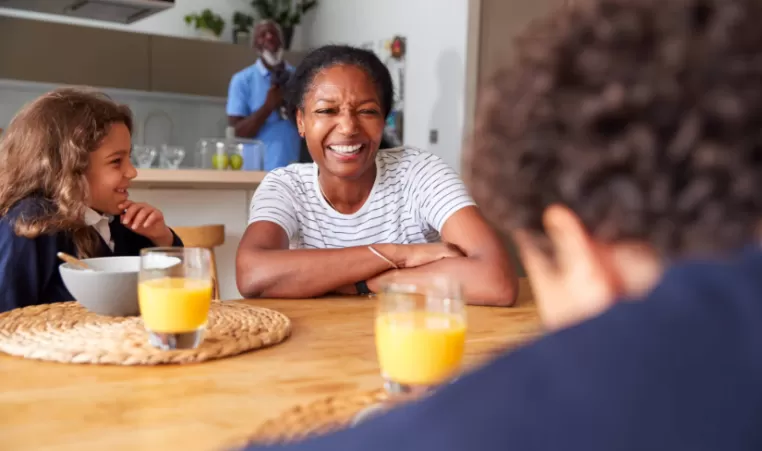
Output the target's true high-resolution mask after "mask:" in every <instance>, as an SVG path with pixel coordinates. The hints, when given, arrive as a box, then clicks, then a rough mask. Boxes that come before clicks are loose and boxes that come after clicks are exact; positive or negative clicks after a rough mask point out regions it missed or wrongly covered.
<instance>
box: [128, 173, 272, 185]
mask: <svg viewBox="0 0 762 451" xmlns="http://www.w3.org/2000/svg"><path fill="white" fill-rule="evenodd" d="M265 174H267V173H266V172H265V171H232V170H224V171H220V170H214V169H138V176H137V178H136V179H135V180H133V181H132V185H131V186H132V187H133V188H142V189H152V188H153V189H156V188H158V189H189V188H190V189H230V190H239V189H240V190H254V189H256V187H257V185H259V183H260V182H261V181H262V179H263V178H264V177H265Z"/></svg>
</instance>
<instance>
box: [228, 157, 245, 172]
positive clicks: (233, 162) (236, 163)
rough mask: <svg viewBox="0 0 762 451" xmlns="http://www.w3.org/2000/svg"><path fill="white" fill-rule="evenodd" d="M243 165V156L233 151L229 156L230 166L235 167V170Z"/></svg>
mask: <svg viewBox="0 0 762 451" xmlns="http://www.w3.org/2000/svg"><path fill="white" fill-rule="evenodd" d="M242 166H243V157H242V156H240V155H238V154H237V153H234V154H233V155H231V156H230V167H231V168H232V169H235V170H236V171H237V170H239V169H241V167H242Z"/></svg>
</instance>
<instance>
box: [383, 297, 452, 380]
mask: <svg viewBox="0 0 762 451" xmlns="http://www.w3.org/2000/svg"><path fill="white" fill-rule="evenodd" d="M465 341H466V324H465V321H464V320H463V318H462V317H460V316H457V315H453V314H447V313H436V312H428V311H412V312H388V313H382V314H379V316H378V317H377V318H376V348H377V352H378V361H379V364H380V365H381V371H382V372H383V374H384V376H385V377H386V378H388V379H391V380H392V381H394V382H397V383H401V384H409V385H435V384H439V383H442V382H444V381H446V380H447V379H449V378H451V377H453V376H454V375H455V374H456V373H457V372H458V370H459V368H460V363H461V360H462V359H463V348H464V345H465Z"/></svg>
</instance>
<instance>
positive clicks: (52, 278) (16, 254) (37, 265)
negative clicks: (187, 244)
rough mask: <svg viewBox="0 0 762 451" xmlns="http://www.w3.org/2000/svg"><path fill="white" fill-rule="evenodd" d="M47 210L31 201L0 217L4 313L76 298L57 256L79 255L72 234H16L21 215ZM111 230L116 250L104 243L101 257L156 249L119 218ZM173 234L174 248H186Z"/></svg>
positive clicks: (0, 280)
mask: <svg viewBox="0 0 762 451" xmlns="http://www.w3.org/2000/svg"><path fill="white" fill-rule="evenodd" d="M45 207H46V204H45V201H44V200H42V199H40V198H27V199H24V200H22V201H21V202H19V203H18V204H17V205H15V206H14V207H13V208H11V210H10V211H9V212H8V214H7V215H6V216H5V217H3V218H0V312H5V311H8V310H11V309H14V308H18V307H25V306H28V305H37V304H49V303H52V302H62V301H71V300H72V299H73V298H72V296H71V294H69V291H68V290H67V289H66V287H65V286H64V284H63V281H62V280H61V275H60V274H59V272H58V266H59V265H60V264H61V263H63V262H62V261H61V260H60V259H59V258H58V257H57V256H56V253H58V252H66V253H68V254H71V255H76V248H75V246H74V242H73V241H72V238H71V236H70V234H68V233H66V232H58V233H53V234H48V235H41V236H39V237H37V238H35V239H29V238H24V237H20V236H18V235H16V233H15V232H14V230H13V224H14V222H15V219H16V218H18V217H19V216H20V215H24V216H25V217H32V216H34V215H39V214H41V212H43V211H44V208H45ZM109 228H110V229H111V238H112V239H113V240H114V251H113V252H112V251H111V248H109V247H108V245H107V244H106V243H105V242H103V240H101V243H100V249H99V251H98V256H101V257H106V256H136V255H140V250H141V249H143V248H146V247H155V246H156V245H155V244H153V242H152V241H151V240H150V239H148V238H146V237H144V236H142V235H138V234H137V233H135V232H133V231H132V230H130V229H129V228H127V227H125V226H124V225H123V224H122V223H121V222H120V221H119V218H114V220H113V221H111V223H110V225H109ZM172 234H173V235H174V241H173V243H172V245H173V246H182V245H183V243H182V241H181V240H180V238H178V236H177V235H175V233H174V231H173V232H172Z"/></svg>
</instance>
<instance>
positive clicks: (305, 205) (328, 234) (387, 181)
mask: <svg viewBox="0 0 762 451" xmlns="http://www.w3.org/2000/svg"><path fill="white" fill-rule="evenodd" d="M376 169H377V173H376V182H375V183H374V185H373V188H372V190H371V192H370V196H368V199H367V200H366V201H365V204H364V205H363V206H362V208H360V210H358V211H357V212H355V213H352V214H342V213H339V212H337V211H336V210H334V209H333V208H332V207H331V206H330V205H328V202H326V200H325V198H324V197H323V195H322V194H321V193H320V188H319V186H318V177H317V176H318V168H317V165H316V164H314V163H297V164H291V165H289V166H287V167H285V168H279V169H276V170H274V171H272V172H270V173H269V174H267V175H266V176H265V178H264V180H263V181H262V183H261V184H260V185H259V188H257V190H256V191H255V193H254V197H253V198H252V199H251V208H250V212H249V224H251V223H253V222H256V221H270V222H273V223H275V224H278V225H279V226H281V227H282V228H283V230H285V231H286V233H287V234H288V237H289V241H290V247H291V248H292V249H295V248H313V249H314V248H319V249H325V248H343V247H350V246H364V245H365V246H367V245H370V244H376V243H397V244H414V243H431V242H436V241H439V240H440V233H441V231H442V227H443V226H444V224H445V222H446V221H447V219H448V218H449V217H450V216H452V214H453V213H455V212H456V211H458V210H460V209H461V208H464V207H467V206H470V205H475V204H474V201H473V200H472V199H471V197H470V196H469V195H468V192H467V191H466V187H465V185H464V184H463V182H462V181H461V180H460V178H459V177H458V174H457V173H456V172H455V171H454V170H453V169H452V168H450V167H449V166H448V165H447V164H446V163H445V162H444V161H442V160H441V159H440V158H439V157H437V156H436V155H434V154H432V153H430V152H425V151H422V150H417V149H411V148H402V147H400V148H394V149H384V150H381V151H379V152H378V154H377V156H376Z"/></svg>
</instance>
